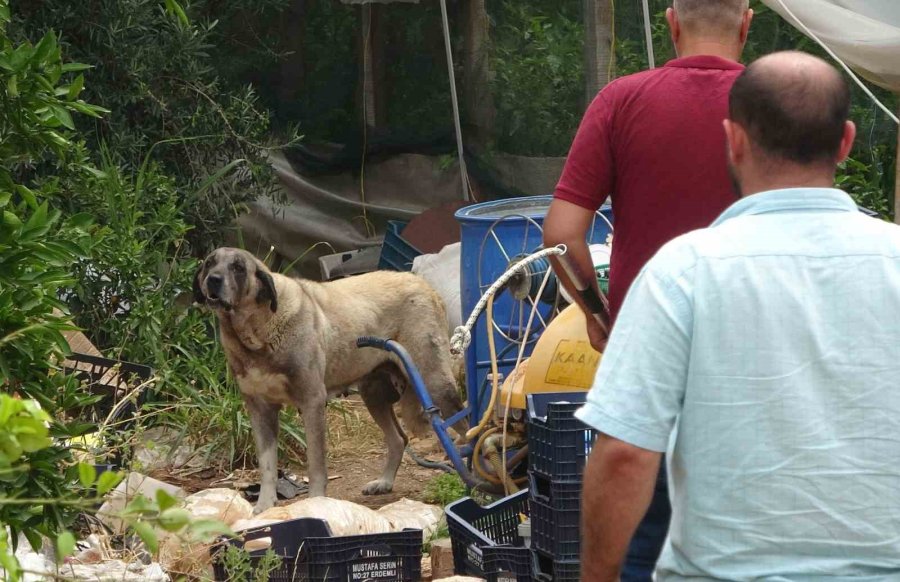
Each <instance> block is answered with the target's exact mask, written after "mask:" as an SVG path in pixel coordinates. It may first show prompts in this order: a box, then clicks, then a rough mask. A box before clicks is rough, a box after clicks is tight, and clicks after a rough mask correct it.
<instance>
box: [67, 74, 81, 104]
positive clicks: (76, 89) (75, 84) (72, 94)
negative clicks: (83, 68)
mask: <svg viewBox="0 0 900 582" xmlns="http://www.w3.org/2000/svg"><path fill="white" fill-rule="evenodd" d="M82 89H84V75H78V76H77V77H75V80H74V81H72V84H71V85H69V92H68V94H67V95H66V97H68V99H69V101H75V100H76V99H78V96H79V95H80V94H81V90H82Z"/></svg>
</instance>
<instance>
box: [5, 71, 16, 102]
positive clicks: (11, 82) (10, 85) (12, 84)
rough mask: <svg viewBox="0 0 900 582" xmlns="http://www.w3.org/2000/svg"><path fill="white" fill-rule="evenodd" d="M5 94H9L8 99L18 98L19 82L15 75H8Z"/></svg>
mask: <svg viewBox="0 0 900 582" xmlns="http://www.w3.org/2000/svg"><path fill="white" fill-rule="evenodd" d="M6 92H7V93H9V96H10V97H18V96H19V81H18V77H17V76H16V75H10V76H9V79H7V81H6Z"/></svg>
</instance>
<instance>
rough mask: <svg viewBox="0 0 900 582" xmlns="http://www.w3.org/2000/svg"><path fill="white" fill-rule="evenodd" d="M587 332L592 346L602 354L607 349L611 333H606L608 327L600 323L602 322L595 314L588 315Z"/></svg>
mask: <svg viewBox="0 0 900 582" xmlns="http://www.w3.org/2000/svg"><path fill="white" fill-rule="evenodd" d="M587 334H588V339H589V340H590V342H591V347H592V348H594V349H595V350H597V351H598V352H600V353H601V354H602V353H603V352H604V351H605V350H606V342H607V341H609V334H607V333H606V329H605V328H604V327H603V326H602V325H600V322H598V321H597V320H596V319H595V318H594V316H593V315H588V317H587Z"/></svg>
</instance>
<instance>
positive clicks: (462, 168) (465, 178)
mask: <svg viewBox="0 0 900 582" xmlns="http://www.w3.org/2000/svg"><path fill="white" fill-rule="evenodd" d="M441 18H442V19H443V22H444V26H443V28H444V48H445V49H446V50H447V71H448V72H449V73H450V100H451V102H452V104H453V123H454V124H455V126H456V153H457V155H458V156H459V177H460V179H461V180H462V191H463V192H462V194H463V200H465V201H468V200H469V174H468V172H467V171H466V160H465V157H464V156H463V140H462V124H461V123H460V121H459V101H458V100H457V98H456V75H454V74H453V51H451V50H450V20H449V19H448V18H447V0H441Z"/></svg>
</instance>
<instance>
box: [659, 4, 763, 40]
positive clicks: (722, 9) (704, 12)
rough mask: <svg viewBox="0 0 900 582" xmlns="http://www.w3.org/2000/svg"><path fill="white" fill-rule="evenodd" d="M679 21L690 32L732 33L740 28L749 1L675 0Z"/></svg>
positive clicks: (674, 5)
mask: <svg viewBox="0 0 900 582" xmlns="http://www.w3.org/2000/svg"><path fill="white" fill-rule="evenodd" d="M672 6H673V7H674V8H675V12H676V13H677V14H678V19H679V20H680V21H681V24H682V26H684V27H685V28H686V29H687V30H689V31H690V32H695V33H700V32H705V31H712V32H716V33H718V32H731V31H732V30H737V28H738V27H740V25H741V22H742V19H743V17H744V13H745V12H747V10H748V8H749V7H750V3H749V0H673V1H672Z"/></svg>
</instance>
